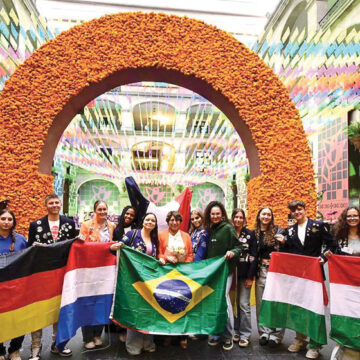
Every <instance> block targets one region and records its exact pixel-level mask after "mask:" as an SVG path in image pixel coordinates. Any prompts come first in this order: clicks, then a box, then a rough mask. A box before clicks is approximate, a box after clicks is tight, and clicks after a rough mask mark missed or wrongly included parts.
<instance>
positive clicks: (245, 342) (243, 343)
mask: <svg viewBox="0 0 360 360" xmlns="http://www.w3.org/2000/svg"><path fill="white" fill-rule="evenodd" d="M249 342H250V341H249V339H246V338H241V339H240V340H239V346H240V347H242V348H245V347H248V346H249Z"/></svg>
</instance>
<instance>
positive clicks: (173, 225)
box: [169, 216, 181, 234]
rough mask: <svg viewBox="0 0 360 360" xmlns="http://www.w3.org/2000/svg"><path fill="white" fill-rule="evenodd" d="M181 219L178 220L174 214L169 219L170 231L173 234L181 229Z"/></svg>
mask: <svg viewBox="0 0 360 360" xmlns="http://www.w3.org/2000/svg"><path fill="white" fill-rule="evenodd" d="M180 224H181V221H180V220H176V218H175V216H172V217H171V218H170V220H169V231H170V232H171V233H172V234H176V233H177V232H178V231H179V229H180Z"/></svg>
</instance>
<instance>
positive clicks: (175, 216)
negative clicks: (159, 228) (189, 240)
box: [166, 210, 183, 225]
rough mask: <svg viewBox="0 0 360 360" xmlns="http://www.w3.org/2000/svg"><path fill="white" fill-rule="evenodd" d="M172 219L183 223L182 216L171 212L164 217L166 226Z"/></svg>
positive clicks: (176, 212) (173, 211)
mask: <svg viewBox="0 0 360 360" xmlns="http://www.w3.org/2000/svg"><path fill="white" fill-rule="evenodd" d="M172 217H174V218H175V220H176V221H180V222H182V221H183V218H182V215H181V214H180V213H179V212H178V211H175V210H171V211H169V212H168V213H167V215H166V222H167V224H168V225H169V222H170V220H171V218H172Z"/></svg>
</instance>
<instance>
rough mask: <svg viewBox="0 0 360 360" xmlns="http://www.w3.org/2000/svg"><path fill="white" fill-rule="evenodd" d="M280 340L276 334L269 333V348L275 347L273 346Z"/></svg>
mask: <svg viewBox="0 0 360 360" xmlns="http://www.w3.org/2000/svg"><path fill="white" fill-rule="evenodd" d="M280 342H281V341H280V340H279V339H278V338H277V337H276V336H274V335H270V337H269V343H268V345H269V347H271V348H275V347H277V346H278V345H279V344H280Z"/></svg>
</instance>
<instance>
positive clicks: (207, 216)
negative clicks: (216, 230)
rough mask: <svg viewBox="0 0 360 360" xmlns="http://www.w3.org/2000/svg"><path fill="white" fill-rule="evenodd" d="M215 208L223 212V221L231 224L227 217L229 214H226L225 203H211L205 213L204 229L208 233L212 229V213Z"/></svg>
mask: <svg viewBox="0 0 360 360" xmlns="http://www.w3.org/2000/svg"><path fill="white" fill-rule="evenodd" d="M214 207H218V208H219V209H220V210H221V215H222V218H223V221H226V222H227V223H228V224H230V221H229V218H228V216H227V213H226V210H225V207H224V205H223V203H221V202H220V201H211V202H209V204H208V205H207V207H206V209H205V212H204V227H205V229H206V230H208V231H210V228H211V219H210V212H211V209H212V208H214Z"/></svg>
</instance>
